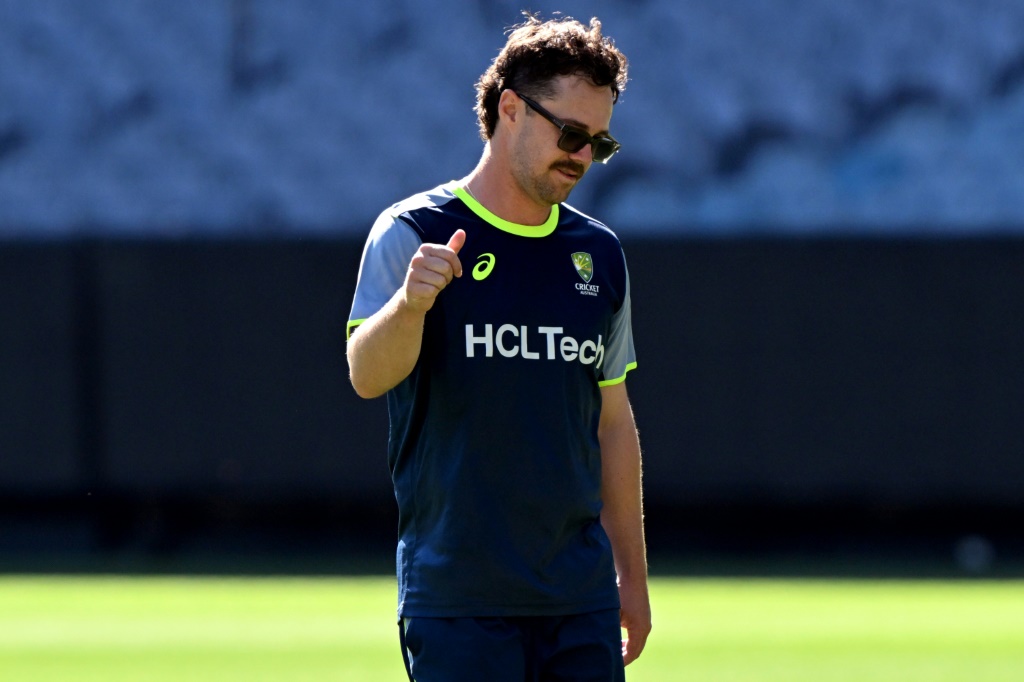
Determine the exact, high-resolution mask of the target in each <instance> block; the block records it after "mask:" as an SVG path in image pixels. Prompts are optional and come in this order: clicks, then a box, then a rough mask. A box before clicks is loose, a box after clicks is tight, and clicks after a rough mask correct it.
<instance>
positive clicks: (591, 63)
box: [475, 13, 627, 142]
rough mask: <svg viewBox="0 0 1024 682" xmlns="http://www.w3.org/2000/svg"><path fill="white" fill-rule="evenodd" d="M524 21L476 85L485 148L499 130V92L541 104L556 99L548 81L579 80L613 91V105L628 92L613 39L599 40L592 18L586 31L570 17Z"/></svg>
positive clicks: (597, 24) (598, 26) (621, 58)
mask: <svg viewBox="0 0 1024 682" xmlns="http://www.w3.org/2000/svg"><path fill="white" fill-rule="evenodd" d="M526 17H527V18H526V21H525V22H523V23H522V24H520V25H518V26H513V27H512V29H510V31H511V32H510V34H509V37H508V42H506V43H505V47H504V48H502V50H501V52H500V53H499V54H498V56H497V57H495V59H494V62H492V63H491V65H490V67H489V68H488V69H487V71H485V72H484V74H483V75H482V76H481V77H480V80H479V81H477V84H476V107H475V110H476V113H477V117H478V118H479V121H480V137H481V138H483V140H484V141H485V142H486V141H487V140H490V139H491V137H493V136H494V129H495V127H496V126H497V125H498V98H499V97H500V96H501V93H502V91H503V90H508V89H511V90H514V91H515V92H517V93H522V94H523V95H526V96H527V97H532V98H535V99H543V98H544V97H550V96H551V95H552V94H554V86H553V84H552V81H554V79H555V78H557V77H559V76H568V75H577V76H582V77H583V78H586V79H587V80H589V81H590V82H591V83H593V84H594V85H596V86H599V87H603V86H606V85H608V86H611V89H612V96H613V99H612V102H617V101H618V99H619V93H620V92H622V91H623V90H624V89H625V87H626V80H627V73H626V72H627V62H626V56H625V55H624V54H622V52H621V51H619V49H618V48H617V47H615V44H614V42H613V41H612V40H611V38H608V37H606V36H603V35H602V34H601V22H600V21H598V20H597V18H596V17H594V18H592V19H591V20H590V26H589V27H588V26H584V25H583V24H581V23H580V22H579V21H576V20H575V19H572V18H571V17H565V18H561V19H551V20H549V21H543V22H542V21H541V20H540V19H538V18H537V16H536V15H533V14H529V13H526Z"/></svg>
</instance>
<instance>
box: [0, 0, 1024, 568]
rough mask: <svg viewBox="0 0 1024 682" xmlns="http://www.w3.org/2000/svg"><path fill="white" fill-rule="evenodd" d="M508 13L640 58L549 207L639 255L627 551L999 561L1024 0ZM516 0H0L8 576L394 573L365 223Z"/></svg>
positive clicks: (830, 563) (442, 160) (1020, 329)
mask: <svg viewBox="0 0 1024 682" xmlns="http://www.w3.org/2000/svg"><path fill="white" fill-rule="evenodd" d="M741 5H742V7H741ZM529 8H531V9H536V10H540V11H541V12H542V13H543V14H544V15H545V16H547V15H550V14H551V13H552V12H553V11H555V10H559V11H561V12H563V13H565V14H568V15H571V16H574V17H577V18H580V19H583V20H586V19H588V18H589V17H590V16H594V15H596V16H598V17H600V18H601V19H602V21H603V22H604V24H605V28H606V31H607V33H609V34H610V35H611V36H613V37H614V38H615V39H616V42H617V43H618V45H619V46H620V47H621V48H622V49H623V50H624V51H625V52H626V53H627V55H628V56H629V57H630V59H631V75H632V78H633V80H632V82H631V83H630V84H629V87H628V88H627V90H626V91H625V93H624V95H623V98H622V99H621V102H620V105H619V106H618V107H617V110H616V113H615V118H614V121H613V128H614V133H615V135H616V137H617V138H618V139H620V140H621V141H622V142H623V144H624V151H623V152H622V153H621V154H620V155H619V156H618V157H617V158H616V159H615V160H614V162H613V163H611V164H609V165H608V166H607V167H600V168H595V169H594V170H593V172H592V173H591V175H590V177H589V178H588V180H587V182H585V183H584V184H583V185H582V186H581V187H580V188H579V190H577V192H576V193H575V194H574V196H573V198H572V203H573V204H574V205H576V206H577V207H579V208H581V209H582V210H584V211H586V212H588V213H593V214H594V215H596V216H598V217H600V218H602V219H603V220H605V221H606V222H608V223H609V224H610V225H611V226H612V227H613V228H614V229H615V230H616V231H617V232H618V233H619V234H620V236H621V238H622V240H623V243H624V246H625V248H626V251H627V256H628V257H629V259H630V266H631V273H632V277H633V288H634V306H635V315H636V318H635V332H636V335H637V342H638V351H639V356H640V367H639V369H638V371H637V372H635V373H634V374H632V375H631V378H630V390H631V395H632V397H633V400H634V403H635V408H636V412H637V419H638V423H639V426H640V430H641V437H642V440H643V444H644V448H645V453H646V455H645V456H646V491H647V507H648V528H649V534H650V537H649V545H650V552H651V563H652V569H653V570H655V571H659V570H660V571H683V572H698V573H715V572H729V571H741V572H750V573H766V572H821V571H824V572H858V573H878V574H884V575H893V574H904V573H927V574H943V575H974V574H983V575H1010V574H1019V572H1020V567H1021V566H1022V565H1024V538H1022V536H1021V533H1020V528H1021V527H1022V525H1021V524H1022V521H1024V435H1022V434H1024V431H1022V427H1021V424H1022V415H1024V352H1022V350H1024V4H1022V3H1020V2H1019V1H1018V0H973V1H972V2H970V3H967V2H957V1H955V0H870V1H869V0H861V1H860V2H856V3H850V2H839V1H838V0H829V1H822V0H813V1H812V0H748V1H746V2H743V3H741V4H740V3H722V2H720V1H717V0H678V1H677V0H643V1H638V2H631V3H617V2H611V1H610V0H605V1H590V2H583V1H582V0H578V1H570V0H566V1H565V2H559V3H552V2H532V3H530V5H529ZM521 9H523V6H521V5H520V4H519V3H514V2H508V1H506V0H479V1H477V2H461V3H456V2H431V3H422V2H412V1H411V0H385V1H382V2H377V3H356V2H330V1H329V0H293V1H292V2H288V3H281V2H272V1H271V0H220V1H215V2H210V1H208V0H207V1H203V2H200V1H198V0H174V1H173V2H172V1H170V0H165V1H160V0H153V1H148V0H124V1H116V2H115V1H113V0H94V1H91V2H79V1H77V0H32V1H31V2H29V1H26V0H0V570H54V569H63V570H76V569H82V570H91V569H97V568H99V569H104V570H106V569H118V568H122V569H125V570H147V569H152V570H161V569H168V570H176V569H188V568H191V567H197V566H202V567H203V568H204V570H211V568H212V569H214V570H215V569H217V568H218V567H223V568H224V570H230V571H248V570H252V571H265V570H282V571H292V570H297V571H336V570H342V569H346V570H348V569H351V568H352V567H353V566H362V567H365V568H369V569H372V570H377V569H380V570H383V571H387V570H390V556H391V551H392V543H393V538H394V525H395V513H394V502H393V497H392V494H391V491H390V485H389V480H388V475H387V469H386V463H385V462H386V456H385V446H386V427H387V415H386V407H385V405H384V403H383V402H381V401H374V402H362V401H360V400H359V399H358V398H356V396H355V395H354V393H353V392H352V391H351V388H350V387H349V385H348V383H347V378H346V366H345V361H344V322H345V317H346V315H347V312H348V306H349V302H350V298H351V294H352V289H353V287H354V284H355V274H356V267H357V264H358V259H359V253H360V249H361V246H362V241H363V238H364V236H365V234H366V232H367V230H368V229H369V225H370V223H371V222H372V220H373V218H374V217H375V216H376V214H377V213H378V212H379V211H380V210H381V209H383V208H384V207H386V206H387V205H389V204H390V203H392V202H394V201H396V200H398V199H400V198H402V197H404V196H406V195H408V194H410V193H413V192H415V191H418V190H421V189H426V188H428V187H432V186H434V185H436V184H439V183H441V182H444V181H446V180H449V179H453V178H457V177H461V176H462V175H464V174H465V173H466V172H467V171H468V170H469V169H471V168H472V166H473V165H474V164H475V163H476V161H477V158H478V155H479V153H480V149H481V142H480V141H479V139H478V137H477V134H476V127H475V126H476V124H475V118H474V115H473V112H472V106H473V83H474V82H475V80H476V78H477V77H478V76H479V75H480V73H481V72H482V71H483V70H484V69H485V68H486V66H487V64H488V63H489V61H490V60H491V59H492V58H493V56H494V55H495V54H496V53H497V50H498V49H499V47H500V45H501V44H502V42H503V36H502V31H503V29H504V28H506V27H508V26H510V25H512V24H514V23H516V22H518V21H519V20H520V14H519V12H520V10H521ZM495 409H500V396H496V397H495Z"/></svg>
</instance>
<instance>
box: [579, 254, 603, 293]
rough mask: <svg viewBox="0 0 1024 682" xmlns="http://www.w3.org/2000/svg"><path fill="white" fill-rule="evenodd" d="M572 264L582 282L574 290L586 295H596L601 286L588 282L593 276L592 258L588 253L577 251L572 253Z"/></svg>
mask: <svg viewBox="0 0 1024 682" xmlns="http://www.w3.org/2000/svg"><path fill="white" fill-rule="evenodd" d="M572 264H573V266H574V267H575V268H576V274H577V275H579V276H580V279H582V280H583V284H577V285H576V290H577V291H578V292H580V293H581V294H584V295H586V296H597V294H598V291H600V289H601V288H600V287H599V286H597V285H596V284H591V283H590V280H591V279H593V277H594V259H593V258H591V257H590V254H589V253H585V252H583V251H577V252H576V253H574V254H572Z"/></svg>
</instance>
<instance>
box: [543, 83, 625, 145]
mask: <svg viewBox="0 0 1024 682" xmlns="http://www.w3.org/2000/svg"><path fill="white" fill-rule="evenodd" d="M551 85H552V88H553V95H552V96H551V97H550V99H548V100H547V102H546V103H545V107H546V108H547V109H548V110H549V111H550V112H551V113H552V114H554V115H555V116H557V117H559V118H561V119H562V120H564V121H565V122H566V123H573V124H576V125H579V126H582V127H584V128H586V129H587V130H588V131H589V132H590V133H591V134H593V133H599V132H600V133H603V132H607V131H608V126H609V125H610V124H611V120H612V107H613V106H614V103H615V102H614V99H615V98H614V95H613V94H612V89H611V86H608V85H605V86H601V87H598V86H596V85H594V84H593V83H591V82H590V81H588V80H587V79H585V78H581V77H580V76H559V77H558V78H556V79H555V80H554V81H552V83H551Z"/></svg>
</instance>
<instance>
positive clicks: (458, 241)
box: [447, 230, 466, 277]
mask: <svg viewBox="0 0 1024 682" xmlns="http://www.w3.org/2000/svg"><path fill="white" fill-rule="evenodd" d="M465 243H466V231H465V230H455V234H453V235H452V237H451V239H449V240H448V244H447V246H448V248H449V249H450V250H451V254H452V255H453V256H455V258H454V260H453V261H451V263H452V272H453V273H454V274H455V276H456V277H462V261H460V260H459V251H461V250H462V247H463V245H465Z"/></svg>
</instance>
